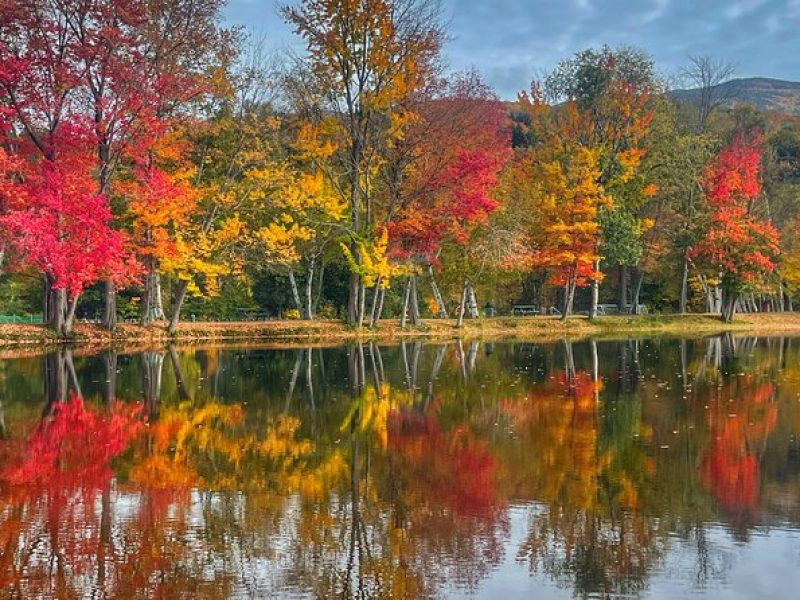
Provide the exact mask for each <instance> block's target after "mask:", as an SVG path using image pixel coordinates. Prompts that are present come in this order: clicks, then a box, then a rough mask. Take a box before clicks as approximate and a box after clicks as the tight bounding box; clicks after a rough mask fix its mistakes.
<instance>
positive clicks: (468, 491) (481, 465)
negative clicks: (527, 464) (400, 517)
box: [388, 412, 498, 515]
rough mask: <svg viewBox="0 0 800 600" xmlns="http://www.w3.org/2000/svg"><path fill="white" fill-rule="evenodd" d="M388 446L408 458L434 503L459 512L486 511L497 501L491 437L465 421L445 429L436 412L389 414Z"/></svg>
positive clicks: (414, 478)
mask: <svg viewBox="0 0 800 600" xmlns="http://www.w3.org/2000/svg"><path fill="white" fill-rule="evenodd" d="M388 428H389V443H388V450H389V452H390V453H393V454H396V455H397V456H400V457H402V458H403V459H404V462H405V463H406V465H407V467H408V469H409V470H410V471H411V473H410V475H411V481H414V482H416V487H417V489H418V490H419V491H420V493H421V494H422V495H424V497H425V498H426V499H427V500H428V501H430V502H431V503H433V504H438V505H442V506H445V507H447V508H450V509H452V510H453V512H454V513H455V514H457V515H482V514H487V513H489V512H491V511H492V510H493V508H494V507H495V506H496V505H497V502H498V498H497V491H496V490H497V487H496V481H495V461H494V458H493V457H492V456H491V454H490V452H489V446H488V444H487V442H486V441H485V440H479V439H476V438H475V436H474V435H473V434H472V433H471V432H470V431H469V430H468V429H467V428H466V427H464V426H459V427H456V428H454V429H453V430H451V431H443V430H442V429H441V427H440V426H439V423H438V421H437V419H436V418H434V417H432V416H429V415H424V414H420V413H414V412H394V413H392V414H390V416H389V422H388Z"/></svg>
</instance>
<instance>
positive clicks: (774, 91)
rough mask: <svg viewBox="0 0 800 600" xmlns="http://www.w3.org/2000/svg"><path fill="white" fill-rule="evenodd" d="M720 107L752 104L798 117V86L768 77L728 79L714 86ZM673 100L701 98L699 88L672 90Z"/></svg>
mask: <svg viewBox="0 0 800 600" xmlns="http://www.w3.org/2000/svg"><path fill="white" fill-rule="evenodd" d="M714 90H715V95H716V97H717V98H720V99H721V100H722V101H721V105H722V106H723V107H725V108H733V107H734V106H736V105H738V104H754V105H755V106H756V108H758V109H759V110H763V111H772V112H777V113H783V114H787V115H794V116H800V82H798V81H789V80H786V79H773V78H770V77H744V78H737V79H730V80H728V81H726V82H724V83H721V84H719V85H716V86H714ZM667 95H668V96H670V97H671V98H673V99H675V100H680V101H686V102H692V101H696V100H697V99H698V97H699V96H700V89H699V88H690V89H675V90H670V91H669V92H667Z"/></svg>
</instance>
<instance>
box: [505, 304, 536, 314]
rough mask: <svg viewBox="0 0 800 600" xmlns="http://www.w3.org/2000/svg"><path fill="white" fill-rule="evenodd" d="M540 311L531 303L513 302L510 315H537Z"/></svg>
mask: <svg viewBox="0 0 800 600" xmlns="http://www.w3.org/2000/svg"><path fill="white" fill-rule="evenodd" d="M540 313H541V311H540V310H539V309H538V308H537V307H536V306H535V305H533V304H515V305H514V306H513V307H512V308H511V314H512V315H520V316H524V315H538V314H540Z"/></svg>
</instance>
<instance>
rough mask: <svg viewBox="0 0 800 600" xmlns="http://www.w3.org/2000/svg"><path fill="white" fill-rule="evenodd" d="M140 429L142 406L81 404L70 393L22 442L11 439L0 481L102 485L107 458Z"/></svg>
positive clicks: (51, 486) (107, 475) (58, 485)
mask: <svg viewBox="0 0 800 600" xmlns="http://www.w3.org/2000/svg"><path fill="white" fill-rule="evenodd" d="M142 427H143V422H142V418H141V409H140V408H139V407H137V406H133V407H131V406H129V405H128V406H126V405H122V404H118V405H116V406H115V408H114V409H113V410H111V411H109V412H105V411H101V410H99V409H97V408H94V407H91V406H86V405H85V404H84V402H83V399H82V398H80V397H79V396H77V395H74V394H73V395H72V396H71V397H70V399H69V400H68V401H67V402H64V403H60V404H56V405H55V407H54V408H53V411H52V414H51V415H50V416H48V417H46V418H45V419H43V420H42V422H41V423H40V424H39V425H38V426H37V427H36V429H35V430H34V431H33V433H32V434H31V435H30V436H29V437H28V438H27V439H24V440H19V441H17V442H11V444H13V446H11V447H10V448H7V449H6V450H7V454H8V458H7V460H6V461H4V464H3V466H2V468H0V481H4V482H6V483H8V484H11V485H13V486H45V487H47V488H49V489H52V490H62V489H67V490H69V489H75V488H76V487H79V488H82V489H84V490H88V489H99V488H103V487H105V486H106V485H107V484H108V481H109V479H110V477H111V468H110V462H111V460H112V459H113V458H114V457H116V456H118V455H119V454H121V453H122V452H123V451H125V449H126V448H127V447H128V444H129V443H130V442H131V441H132V440H133V438H134V436H135V435H136V434H137V433H138V432H139V431H140V430H141V428H142Z"/></svg>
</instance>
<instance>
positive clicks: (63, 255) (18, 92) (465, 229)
mask: <svg viewBox="0 0 800 600" xmlns="http://www.w3.org/2000/svg"><path fill="white" fill-rule="evenodd" d="M222 4H223V2H222V1H221V0H125V1H123V0H95V1H93V2H85V3H83V2H81V3H74V2H38V1H34V0H11V1H9V2H5V3H4V4H3V6H2V7H0V97H2V106H1V107H0V135H2V145H0V268H2V276H0V313H2V312H34V311H42V312H43V313H44V315H45V320H46V322H47V323H48V324H50V325H51V326H52V327H54V328H55V329H57V330H58V331H60V332H61V333H63V334H69V333H70V332H71V330H72V327H73V323H74V321H75V319H76V318H77V317H81V316H83V317H89V318H101V319H102V322H103V323H104V325H105V326H107V327H109V328H113V327H114V326H115V324H116V322H117V319H118V318H120V317H123V318H126V319H130V318H134V317H135V318H136V319H138V320H139V321H141V322H142V323H143V324H148V323H151V322H153V321H158V320H167V321H168V322H169V328H170V330H171V331H174V330H175V328H176V327H177V324H178V322H179V319H180V317H181V315H182V314H190V315H191V316H192V317H193V318H201V319H214V318H246V317H252V316H263V315H265V314H270V315H275V316H278V315H282V316H294V317H301V318H306V319H312V318H316V317H340V318H344V319H346V320H347V321H348V322H349V323H351V324H354V325H359V326H362V325H375V324H376V323H377V322H378V321H379V320H380V319H381V318H387V317H390V316H391V317H394V318H400V319H401V320H402V322H403V323H404V324H405V323H406V322H410V323H418V322H419V320H420V319H421V318H422V317H423V316H438V317H455V318H456V319H457V320H458V322H459V323H460V322H461V321H462V319H463V318H464V317H477V316H478V315H479V314H480V311H481V308H482V307H484V306H487V307H491V306H496V307H497V308H499V309H503V308H508V307H510V306H511V305H513V304H533V305H536V306H538V307H540V308H542V309H546V308H549V307H556V308H557V310H558V312H560V314H561V315H562V316H563V317H566V316H567V315H569V314H570V313H572V312H574V311H575V310H576V309H577V310H581V311H586V312H588V313H589V314H590V315H591V316H594V315H595V314H597V312H598V305H600V306H601V307H602V305H603V304H610V303H613V304H616V305H617V307H618V308H619V310H621V311H626V310H630V311H631V312H637V311H638V310H639V308H640V306H641V305H647V306H649V307H650V308H652V309H656V310H663V311H681V312H684V311H689V310H696V311H709V312H718V313H720V314H721V315H722V316H723V318H725V319H731V318H732V317H733V314H734V312H735V311H736V310H766V309H769V310H784V309H791V306H792V305H791V302H792V298H793V297H794V296H796V295H797V293H798V291H800V248H798V247H797V244H795V243H794V239H795V235H794V231H795V229H796V226H795V223H796V220H797V216H798V215H797V206H798V201H800V195H799V191H800V132H799V131H798V128H799V127H800V124H798V121H797V119H792V118H790V117H787V116H783V115H775V114H761V113H759V112H758V111H756V110H755V109H754V108H752V107H750V106H738V107H736V108H733V109H730V108H725V106H724V103H723V100H725V99H724V98H721V97H719V96H718V94H717V92H716V88H715V84H716V83H719V82H720V81H723V80H724V79H725V77H727V76H729V75H730V68H729V67H728V66H727V65H725V64H722V63H716V62H714V61H713V60H711V59H708V58H696V59H693V60H692V61H691V62H690V64H689V65H688V66H687V69H686V72H685V74H684V75H685V76H686V78H688V79H689V80H690V81H694V82H696V84H697V86H698V87H700V88H701V92H702V93H700V94H698V98H699V100H698V101H697V102H695V103H693V104H679V103H676V102H674V101H672V100H671V99H670V98H669V96H668V95H667V94H666V93H665V91H666V89H667V87H668V86H667V85H666V84H665V82H664V80H663V78H662V77H661V76H660V75H659V74H658V72H657V70H656V67H655V65H654V64H653V61H652V59H651V58H650V57H649V56H647V55H646V54H644V53H643V52H640V51H638V50H634V49H630V48H624V47H623V48H617V49H610V48H607V47H603V48H600V49H590V50H586V51H584V52H580V53H578V54H576V55H575V56H573V57H571V58H567V59H565V60H564V61H562V62H561V63H560V64H559V65H557V67H556V68H555V69H554V71H553V72H552V73H551V74H550V75H548V76H546V77H544V78H543V80H541V81H534V82H533V84H532V85H531V88H530V90H529V91H526V92H523V93H521V94H520V95H519V98H518V100H517V101H516V102H514V103H504V102H501V101H500V100H499V99H498V97H497V96H496V94H495V93H494V92H493V91H492V89H491V88H490V87H489V86H488V85H487V84H486V83H485V82H484V81H483V80H482V79H481V77H480V75H479V74H477V73H475V72H471V71H470V72H464V73H449V72H446V70H445V69H444V67H443V65H442V61H441V56H440V53H441V49H442V44H443V43H444V41H445V39H446V34H447V32H446V31H445V30H444V28H443V27H442V26H441V24H440V23H441V19H440V14H439V9H438V3H436V2H434V1H433V0H370V1H369V2H361V3H352V2H343V1H334V2H325V3H320V2H312V1H310V0H304V1H300V2H298V3H296V4H294V5H292V6H286V7H283V8H282V10H281V14H282V16H283V18H284V19H286V21H287V22H288V23H290V24H291V25H292V26H293V27H294V29H295V31H296V32H297V34H298V35H299V36H300V37H302V39H303V40H304V41H305V43H306V52H305V54H304V55H303V56H300V57H297V58H292V59H291V60H290V59H285V60H282V61H280V62H278V61H275V60H274V59H269V58H267V57H266V56H265V55H264V53H263V51H262V50H261V48H260V47H259V45H258V44H253V43H252V40H249V39H248V38H247V37H246V36H244V35H243V34H242V32H240V31H238V30H235V29H233V30H231V29H226V28H224V27H223V26H222V25H221V15H220V11H221V8H222ZM165 300H167V301H166V302H165ZM554 312H555V311H554ZM600 312H602V308H601V311H600Z"/></svg>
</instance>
